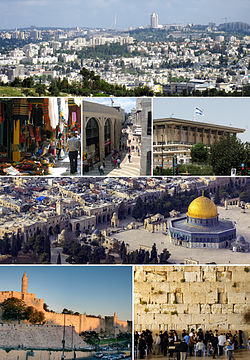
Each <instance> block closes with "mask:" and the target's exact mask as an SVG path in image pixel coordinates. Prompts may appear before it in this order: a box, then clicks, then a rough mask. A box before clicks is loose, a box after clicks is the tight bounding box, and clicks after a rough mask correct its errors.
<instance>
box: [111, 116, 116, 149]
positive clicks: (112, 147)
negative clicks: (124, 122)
mask: <svg viewBox="0 0 250 360" xmlns="http://www.w3.org/2000/svg"><path fill="white" fill-rule="evenodd" d="M115 124H116V121H115V119H112V120H111V119H110V125H111V129H110V140H111V151H112V150H113V149H114V148H115V147H116V146H115V145H116V139H115Z"/></svg>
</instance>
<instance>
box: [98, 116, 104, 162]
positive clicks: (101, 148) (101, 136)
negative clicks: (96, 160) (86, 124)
mask: <svg viewBox="0 0 250 360" xmlns="http://www.w3.org/2000/svg"><path fill="white" fill-rule="evenodd" d="M98 120H99V121H98V125H99V151H100V161H102V159H103V158H104V157H105V149H104V125H105V120H104V118H98Z"/></svg>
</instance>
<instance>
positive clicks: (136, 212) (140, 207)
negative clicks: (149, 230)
mask: <svg viewBox="0 0 250 360" xmlns="http://www.w3.org/2000/svg"><path fill="white" fill-rule="evenodd" d="M145 215H146V211H145V206H144V203H143V201H142V199H141V197H138V198H137V200H136V204H135V206H134V208H133V210H132V216H133V217H134V218H135V219H136V220H138V219H143V218H144V217H145Z"/></svg>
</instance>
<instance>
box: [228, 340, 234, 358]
mask: <svg viewBox="0 0 250 360" xmlns="http://www.w3.org/2000/svg"><path fill="white" fill-rule="evenodd" d="M226 349H227V354H228V360H231V359H232V358H233V350H234V343H233V338H232V337H231V338H229V339H228V340H227V343H226Z"/></svg>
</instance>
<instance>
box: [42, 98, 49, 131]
mask: <svg viewBox="0 0 250 360" xmlns="http://www.w3.org/2000/svg"><path fill="white" fill-rule="evenodd" d="M42 109H43V117H44V122H45V129H46V130H50V121H49V99H48V98H44V99H43V104H42Z"/></svg>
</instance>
